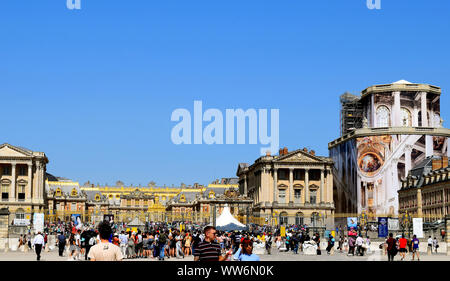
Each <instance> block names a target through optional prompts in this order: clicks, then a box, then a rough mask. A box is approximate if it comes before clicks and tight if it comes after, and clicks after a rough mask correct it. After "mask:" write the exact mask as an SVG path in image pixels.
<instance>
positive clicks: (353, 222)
mask: <svg viewBox="0 0 450 281" xmlns="http://www.w3.org/2000/svg"><path fill="white" fill-rule="evenodd" d="M357 226H358V218H357V217H349V218H347V227H348V228H352V227H353V228H354V229H356V227H357Z"/></svg>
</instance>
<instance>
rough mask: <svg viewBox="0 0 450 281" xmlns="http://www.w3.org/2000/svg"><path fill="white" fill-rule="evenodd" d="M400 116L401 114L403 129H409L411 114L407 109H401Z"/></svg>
mask: <svg viewBox="0 0 450 281" xmlns="http://www.w3.org/2000/svg"><path fill="white" fill-rule="evenodd" d="M400 114H401V122H402V126H403V127H411V125H412V122H411V121H412V118H411V112H410V111H409V110H408V109H406V108H404V107H402V109H401V113H400Z"/></svg>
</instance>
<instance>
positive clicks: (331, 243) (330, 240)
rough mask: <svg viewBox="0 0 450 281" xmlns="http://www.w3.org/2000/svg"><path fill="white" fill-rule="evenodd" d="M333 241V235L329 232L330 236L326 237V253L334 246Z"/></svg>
mask: <svg viewBox="0 0 450 281" xmlns="http://www.w3.org/2000/svg"><path fill="white" fill-rule="evenodd" d="M334 242H335V240H334V237H333V235H331V234H330V236H329V237H328V246H327V249H326V250H327V254H328V255H329V254H330V253H331V250H332V249H333V247H334Z"/></svg>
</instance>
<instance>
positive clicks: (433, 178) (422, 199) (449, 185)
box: [398, 156, 450, 222]
mask: <svg viewBox="0 0 450 281" xmlns="http://www.w3.org/2000/svg"><path fill="white" fill-rule="evenodd" d="M449 164H450V163H449V160H448V157H446V156H444V157H440V158H438V157H429V158H427V159H425V160H423V161H422V163H420V164H419V165H418V166H417V167H415V168H414V169H412V170H411V171H410V172H409V173H408V176H407V177H406V178H405V179H403V180H402V187H401V189H400V190H399V191H398V199H399V214H409V216H410V217H423V218H424V221H426V222H433V221H436V220H443V219H444V218H445V216H446V215H448V214H450V167H449Z"/></svg>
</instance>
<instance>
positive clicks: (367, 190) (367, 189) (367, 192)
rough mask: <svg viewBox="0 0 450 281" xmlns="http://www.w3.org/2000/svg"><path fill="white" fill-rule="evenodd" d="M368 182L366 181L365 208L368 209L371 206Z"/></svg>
mask: <svg viewBox="0 0 450 281" xmlns="http://www.w3.org/2000/svg"><path fill="white" fill-rule="evenodd" d="M367 186H368V185H367V182H365V183H364V197H365V198H364V208H365V209H366V211H367V210H368V206H369V188H368V187H367Z"/></svg>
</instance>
